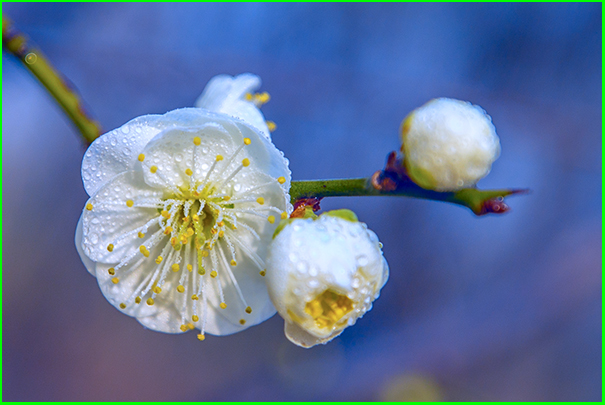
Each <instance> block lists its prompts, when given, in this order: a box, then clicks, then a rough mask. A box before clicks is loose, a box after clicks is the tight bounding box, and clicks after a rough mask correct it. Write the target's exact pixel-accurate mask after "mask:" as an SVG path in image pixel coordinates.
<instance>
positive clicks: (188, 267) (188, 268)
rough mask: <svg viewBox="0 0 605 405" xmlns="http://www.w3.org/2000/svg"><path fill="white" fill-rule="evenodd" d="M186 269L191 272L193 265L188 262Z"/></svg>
mask: <svg viewBox="0 0 605 405" xmlns="http://www.w3.org/2000/svg"><path fill="white" fill-rule="evenodd" d="M187 270H189V273H191V271H192V270H193V266H192V265H190V264H188V265H187Z"/></svg>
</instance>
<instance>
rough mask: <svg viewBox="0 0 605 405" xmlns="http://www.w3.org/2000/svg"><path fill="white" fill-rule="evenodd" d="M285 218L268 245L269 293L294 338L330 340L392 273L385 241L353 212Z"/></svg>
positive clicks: (308, 342) (360, 313) (302, 342)
mask: <svg viewBox="0 0 605 405" xmlns="http://www.w3.org/2000/svg"><path fill="white" fill-rule="evenodd" d="M286 221H287V222H286V223H285V224H284V225H285V226H282V224H280V227H278V231H277V232H278V233H277V235H276V236H275V239H274V240H273V242H272V243H271V245H270V246H269V253H268V257H267V275H266V277H267V287H268V290H269V296H270V297H271V300H272V301H273V305H275V307H276V309H277V311H278V312H279V314H280V315H281V316H282V317H283V318H284V320H285V321H286V322H285V333H286V337H287V338H288V339H290V341H292V342H293V343H295V344H297V345H299V346H302V347H311V346H314V345H316V344H319V343H327V342H328V341H330V340H332V339H333V338H335V337H336V336H338V335H340V333H342V331H343V330H344V329H345V328H346V327H347V326H350V325H353V324H354V323H355V321H356V320H357V319H358V318H360V317H362V316H363V314H365V313H366V312H367V311H369V310H370V309H371V308H372V302H373V301H374V300H375V299H376V298H378V296H379V293H380V289H381V288H382V286H383V285H384V284H385V282H386V281H387V279H388V276H389V267H388V265H387V262H386V260H385V259H384V257H383V256H382V251H381V246H382V245H381V244H380V242H379V241H378V238H377V237H376V234H375V233H374V232H372V231H370V230H369V229H367V226H366V224H364V223H361V222H358V221H357V217H356V216H355V214H353V213H352V212H351V211H348V210H337V211H331V212H327V213H324V214H322V215H321V216H320V217H318V218H317V219H312V218H306V219H290V220H286Z"/></svg>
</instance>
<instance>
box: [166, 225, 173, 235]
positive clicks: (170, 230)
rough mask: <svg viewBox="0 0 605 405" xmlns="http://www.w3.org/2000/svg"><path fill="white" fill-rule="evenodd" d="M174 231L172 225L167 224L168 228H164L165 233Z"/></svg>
mask: <svg viewBox="0 0 605 405" xmlns="http://www.w3.org/2000/svg"><path fill="white" fill-rule="evenodd" d="M170 233H172V227H171V226H167V227H166V229H164V235H168V234H170Z"/></svg>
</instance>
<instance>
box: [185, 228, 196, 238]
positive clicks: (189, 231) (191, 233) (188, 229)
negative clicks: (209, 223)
mask: <svg viewBox="0 0 605 405" xmlns="http://www.w3.org/2000/svg"><path fill="white" fill-rule="evenodd" d="M194 233H195V231H194V230H193V228H187V236H193V234H194Z"/></svg>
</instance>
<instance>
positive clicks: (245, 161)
mask: <svg viewBox="0 0 605 405" xmlns="http://www.w3.org/2000/svg"><path fill="white" fill-rule="evenodd" d="M242 166H244V167H248V166H250V159H248V158H245V159H244V160H242Z"/></svg>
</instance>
